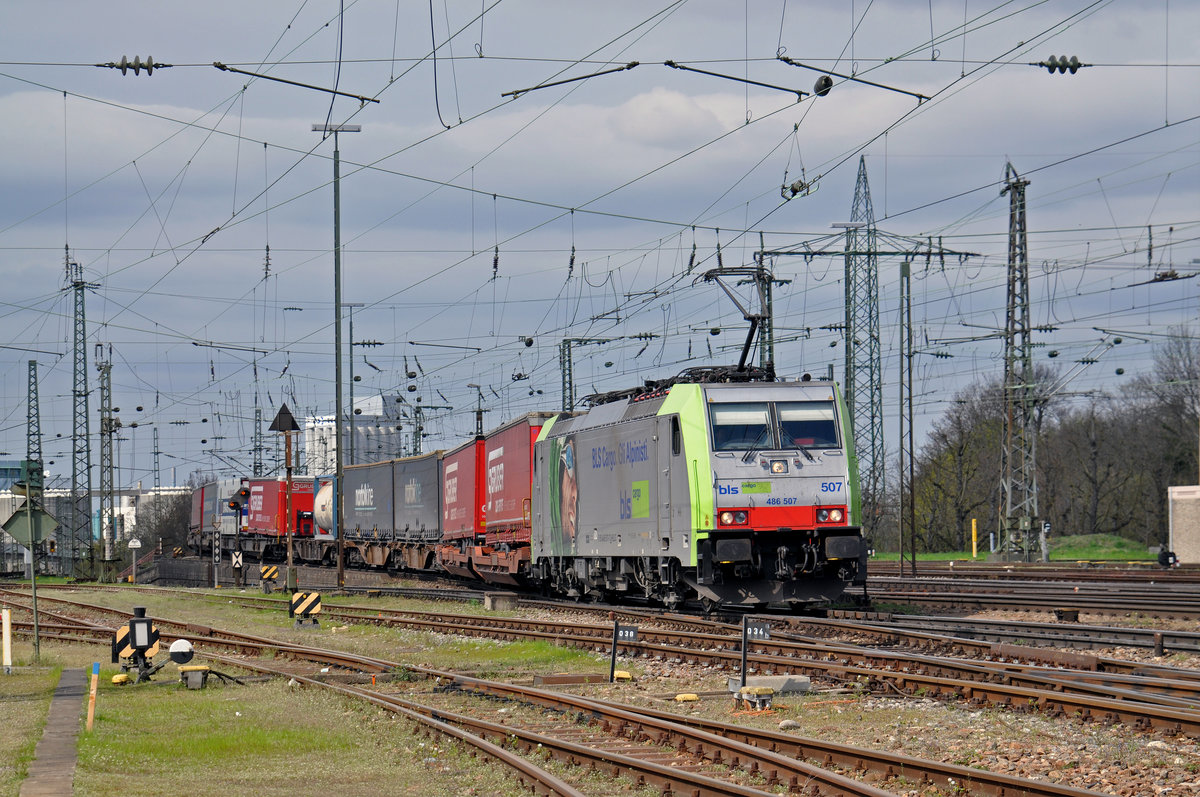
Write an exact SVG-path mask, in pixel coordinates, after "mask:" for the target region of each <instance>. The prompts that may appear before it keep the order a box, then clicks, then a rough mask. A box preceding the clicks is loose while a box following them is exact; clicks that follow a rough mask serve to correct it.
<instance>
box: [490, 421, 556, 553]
mask: <svg viewBox="0 0 1200 797" xmlns="http://www.w3.org/2000/svg"><path fill="white" fill-rule="evenodd" d="M552 417H554V415H553V414H546V413H530V414H529V415H526V416H524V417H523V418H518V419H517V420H515V421H512V422H511V423H509V424H506V425H505V426H502V427H500V428H499V429H496V430H495V431H493V432H490V433H489V434H488V436H487V441H486V443H485V453H484V457H485V460H486V462H485V465H486V468H485V471H486V479H487V481H486V489H485V497H486V503H485V504H484V506H485V518H486V526H487V542H488V544H493V545H494V544H496V543H502V542H529V536H530V514H531V508H530V493H531V482H530V477H531V475H532V473H533V443H534V441H535V440H537V437H538V434H539V433H540V432H541V430H542V424H544V423H545V422H546V421H548V420H549V419H550V418H552Z"/></svg>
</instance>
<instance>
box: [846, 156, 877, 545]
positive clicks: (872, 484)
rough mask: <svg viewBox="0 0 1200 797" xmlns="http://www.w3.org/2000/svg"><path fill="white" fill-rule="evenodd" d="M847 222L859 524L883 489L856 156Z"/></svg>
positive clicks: (872, 239) (868, 255)
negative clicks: (859, 493)
mask: <svg viewBox="0 0 1200 797" xmlns="http://www.w3.org/2000/svg"><path fill="white" fill-rule="evenodd" d="M845 226H846V256H845V262H846V273H845V285H846V360H845V374H844V376H843V382H844V384H843V389H844V393H845V396H846V406H847V409H848V410H849V411H850V423H851V425H852V428H853V430H854V443H855V447H856V449H857V451H858V467H859V477H860V479H861V482H862V494H863V525H864V526H865V527H866V529H867V531H868V532H873V531H875V529H876V528H877V527H878V525H879V522H880V520H881V517H880V515H881V509H882V507H883V503H884V490H885V479H884V469H885V465H886V462H885V453H884V444H883V359H882V355H881V351H880V340H879V257H878V255H877V254H876V249H877V247H876V229H875V211H874V209H873V208H872V207H871V188H870V186H869V185H868V184H867V161H866V158H864V157H859V159H858V180H857V182H856V183H855V185H854V204H853V206H852V207H851V210H850V223H849V224H848V225H845Z"/></svg>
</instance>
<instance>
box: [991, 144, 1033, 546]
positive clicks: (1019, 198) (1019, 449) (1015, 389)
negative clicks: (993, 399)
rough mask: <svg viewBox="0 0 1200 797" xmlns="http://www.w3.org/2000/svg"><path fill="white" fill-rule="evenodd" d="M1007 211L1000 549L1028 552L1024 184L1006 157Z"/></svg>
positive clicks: (1029, 382) (1029, 381)
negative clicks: (1001, 544) (1002, 541)
mask: <svg viewBox="0 0 1200 797" xmlns="http://www.w3.org/2000/svg"><path fill="white" fill-rule="evenodd" d="M1004 183H1005V185H1004V188H1003V189H1001V191H1000V195H1001V196H1003V195H1004V194H1008V195H1009V212H1008V304H1007V307H1006V312H1005V327H1004V432H1003V435H1004V437H1003V441H1002V443H1003V444H1002V447H1001V456H1002V461H1001V471H1000V473H1001V475H1000V478H1001V489H1002V490H1003V492H1004V544H1003V548H1004V552H1005V553H1007V554H1019V555H1021V557H1022V558H1026V559H1027V558H1028V556H1029V554H1030V551H1031V548H1032V546H1031V545H1030V539H1029V534H1030V532H1031V530H1032V528H1033V521H1034V519H1035V518H1036V517H1037V514H1038V508H1037V447H1036V442H1037V434H1036V429H1035V428H1034V404H1035V390H1034V387H1035V386H1034V373H1033V338H1032V335H1033V324H1032V322H1031V319H1030V316H1029V248H1028V241H1027V236H1026V227H1025V187H1026V186H1027V185H1029V181H1028V180H1023V179H1021V178H1020V177H1019V176H1018V175H1017V170H1016V169H1014V168H1013V165H1012V164H1011V163H1008V164H1006V165H1005V167H1004Z"/></svg>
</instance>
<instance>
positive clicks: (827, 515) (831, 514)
mask: <svg viewBox="0 0 1200 797" xmlns="http://www.w3.org/2000/svg"><path fill="white" fill-rule="evenodd" d="M845 516H846V513H845V512H843V511H842V510H840V509H818V510H817V522H818V523H841V522H842V519H843V518H844V517H845Z"/></svg>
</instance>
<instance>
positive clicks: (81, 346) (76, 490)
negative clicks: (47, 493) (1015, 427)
mask: <svg viewBox="0 0 1200 797" xmlns="http://www.w3.org/2000/svg"><path fill="white" fill-rule="evenodd" d="M66 266H67V286H68V288H69V289H70V290H71V291H73V292H74V294H75V325H74V357H75V360H74V363H75V364H74V369H73V372H72V383H71V385H72V387H71V397H72V402H73V412H72V424H71V519H70V526H69V532H68V533H69V539H68V540H66V542H67V544H66V545H63V544H62V542H61V541H60V543H59V546H58V550H59V554H60V561H59V567H60V570H59V572H61V573H62V574H63V575H67V574H68V573H69V574H75V570H76V567H77V565H78V562H79V559H80V557H79V546H80V544H81V543H82V541H84V540H87V541H88V551H89V557H88V561H89V562H91V563H92V567H91V569H92V571H93V574H94V572H95V556H94V554H92V553H91V551H92V546H91V539H92V442H91V433H90V428H89V427H90V421H89V418H88V373H87V316H86V314H85V312H84V296H85V295H86V294H87V292H88V291H89V290H93V289H95V288H97V287H99V285H98V284H97V283H94V282H86V281H85V280H84V279H83V267H82V266H80V265H79V264H78V263H76V262H74V261H73V260H71V256H70V253H69V252H68V253H67V257H66Z"/></svg>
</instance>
